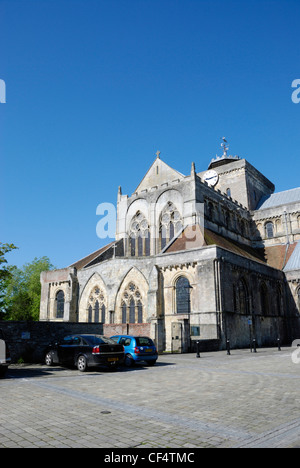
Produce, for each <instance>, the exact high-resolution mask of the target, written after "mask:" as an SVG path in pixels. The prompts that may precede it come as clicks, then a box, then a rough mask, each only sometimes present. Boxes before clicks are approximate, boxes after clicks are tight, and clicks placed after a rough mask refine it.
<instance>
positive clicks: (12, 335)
mask: <svg viewBox="0 0 300 468" xmlns="http://www.w3.org/2000/svg"><path fill="white" fill-rule="evenodd" d="M0 329H2V330H3V333H4V336H5V339H6V341H7V343H8V346H9V350H10V353H11V357H12V362H13V363H16V362H18V361H19V360H20V359H22V360H23V361H24V362H28V363H30V362H34V363H42V362H43V361H44V351H45V348H46V347H47V345H48V344H49V343H51V342H53V341H57V340H59V339H62V338H63V337H64V336H66V335H70V334H76V333H78V334H80V333H81V334H83V333H95V334H99V335H102V334H103V325H102V324H101V323H71V322H4V321H0Z"/></svg>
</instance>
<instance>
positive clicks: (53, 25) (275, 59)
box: [0, 0, 300, 268]
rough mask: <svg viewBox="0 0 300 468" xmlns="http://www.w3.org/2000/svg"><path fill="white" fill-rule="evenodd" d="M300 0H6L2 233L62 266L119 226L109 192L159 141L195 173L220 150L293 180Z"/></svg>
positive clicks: (137, 170) (0, 118)
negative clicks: (105, 217) (106, 218)
mask: <svg viewBox="0 0 300 468" xmlns="http://www.w3.org/2000/svg"><path fill="white" fill-rule="evenodd" d="M299 28H300V2H299V0H269V1H266V0H259V1H257V0H248V1H247V0H239V1H234V0H226V1H225V0H222V1H221V0H19V1H18V0H0V44H1V46H0V79H3V80H5V82H6V87H7V95H6V101H7V102H6V104H0V156H1V185H0V187H1V191H0V209H1V234H0V239H1V241H2V242H14V243H15V244H16V245H17V246H18V247H19V250H18V251H16V252H14V253H11V254H10V255H9V257H8V260H9V262H10V263H12V264H16V265H18V266H21V265H23V264H24V263H25V262H30V261H31V260H33V258H34V257H41V256H44V255H46V256H48V257H49V258H50V260H51V261H52V263H54V264H55V266H57V267H58V268H61V267H65V266H68V265H70V264H71V263H72V262H74V261H76V260H78V259H80V258H82V257H84V256H85V255H87V254H89V253H90V252H93V251H95V250H96V249H98V248H99V247H101V246H102V245H104V244H106V243H108V242H109V241H110V239H106V240H100V239H98V237H97V235H96V225H97V222H98V221H99V217H97V216H96V208H97V206H98V204H99V203H101V202H111V203H114V204H115V203H116V199H117V189H118V186H119V185H121V186H122V190H123V193H127V194H129V195H130V194H131V193H132V192H133V191H134V189H135V188H136V186H137V185H138V183H139V182H140V180H141V178H142V177H143V176H144V174H145V172H146V171H147V170H148V168H149V167H150V165H151V163H152V162H153V160H154V159H155V152H156V151H157V150H160V151H161V158H162V159H163V160H164V161H165V162H167V163H168V164H169V165H170V166H172V167H174V168H175V169H177V170H178V171H180V172H182V173H184V174H188V173H189V172H190V168H191V162H192V161H194V162H195V164H196V169H197V171H199V172H200V171H202V170H205V169H206V168H207V166H208V164H209V162H210V160H211V158H212V157H215V155H216V153H218V154H220V153H221V148H220V138H221V137H222V136H225V137H226V138H227V139H228V141H229V142H230V153H231V154H234V155H235V154H237V155H239V156H240V157H244V158H246V159H247V160H248V161H249V162H250V163H251V164H253V165H254V166H255V167H257V169H259V170H260V171H261V172H262V173H264V174H265V175H266V176H267V177H268V178H269V179H270V180H272V181H273V182H274V183H275V185H276V190H277V191H281V190H287V189H290V188H294V187H298V186H299V185H300V184H299V173H300V125H299V124H300V104H294V103H293V102H292V100H291V95H292V88H291V83H292V81H293V80H295V79H299V78H300V41H299Z"/></svg>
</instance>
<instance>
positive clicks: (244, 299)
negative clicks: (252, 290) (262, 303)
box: [238, 279, 249, 315]
mask: <svg viewBox="0 0 300 468" xmlns="http://www.w3.org/2000/svg"><path fill="white" fill-rule="evenodd" d="M238 305H239V312H240V313H241V314H245V315H248V314H249V295H248V288H247V285H246V283H245V280H243V279H241V280H240V281H239V283H238Z"/></svg>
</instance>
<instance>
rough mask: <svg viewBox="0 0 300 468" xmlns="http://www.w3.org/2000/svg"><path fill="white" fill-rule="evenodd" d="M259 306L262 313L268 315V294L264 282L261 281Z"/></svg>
mask: <svg viewBox="0 0 300 468" xmlns="http://www.w3.org/2000/svg"><path fill="white" fill-rule="evenodd" d="M260 307H261V313H262V314H263V315H269V295H268V288H267V286H266V284H265V283H262V284H261V286H260Z"/></svg>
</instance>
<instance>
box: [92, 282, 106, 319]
mask: <svg viewBox="0 0 300 468" xmlns="http://www.w3.org/2000/svg"><path fill="white" fill-rule="evenodd" d="M100 313H101V316H100ZM100 319H101V323H106V306H105V295H104V293H103V291H102V289H101V288H100V287H99V286H95V287H94V288H93V290H92V292H91V294H90V297H89V301H88V322H95V323H99V322H100Z"/></svg>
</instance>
